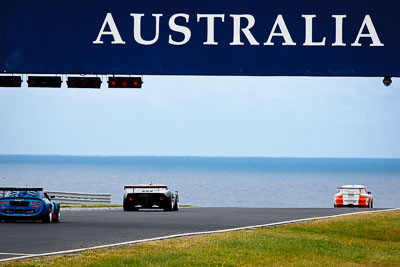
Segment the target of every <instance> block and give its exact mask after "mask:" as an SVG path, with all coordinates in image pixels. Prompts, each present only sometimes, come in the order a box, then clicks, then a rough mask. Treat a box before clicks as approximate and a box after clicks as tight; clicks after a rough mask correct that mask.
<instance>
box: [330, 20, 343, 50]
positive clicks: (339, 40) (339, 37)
mask: <svg viewBox="0 0 400 267" xmlns="http://www.w3.org/2000/svg"><path fill="white" fill-rule="evenodd" d="M332 18H335V23H336V27H335V42H334V43H333V44H332V46H346V44H345V43H343V19H344V18H346V15H332Z"/></svg>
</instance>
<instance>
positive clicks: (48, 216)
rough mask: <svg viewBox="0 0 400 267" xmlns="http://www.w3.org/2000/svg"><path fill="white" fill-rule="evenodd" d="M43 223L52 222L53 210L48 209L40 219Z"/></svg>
mask: <svg viewBox="0 0 400 267" xmlns="http://www.w3.org/2000/svg"><path fill="white" fill-rule="evenodd" d="M42 222H44V223H52V222H53V212H52V211H49V212H48V213H47V214H46V215H45V216H44V217H43V219H42Z"/></svg>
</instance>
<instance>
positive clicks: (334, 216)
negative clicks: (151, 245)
mask: <svg viewBox="0 0 400 267" xmlns="http://www.w3.org/2000/svg"><path fill="white" fill-rule="evenodd" d="M395 210H400V208H393V209H386V210H373V211H358V212H349V213H342V214H337V215H329V216H321V217H311V218H305V219H297V220H290V221H283V222H275V223H268V224H258V225H252V226H243V227H237V228H230V229H223V230H214V231H204V232H192V233H183V234H175V235H168V236H161V237H153V238H147V239H141V240H134V241H125V242H120V243H114V244H107V245H100V246H94V247H87V248H79V249H71V250H63V251H55V252H48V253H40V254H24V255H26V256H20V257H13V258H6V259H0V262H5V261H11V260H20V259H26V258H34V257H43V256H54V255H60V254H71V253H77V252H83V251H87V250H94V249H102V248H111V247H118V246H123V245H132V244H138V243H145V242H150V241H159V240H165V239H172V238H178V237H186V236H196V235H207V234H217V233H225V232H233V231H239V230H246V229H254V228H261V227H271V226H279V225H284V224H292V223H299V222H308V221H313V220H321V219H329V218H337V217H344V216H350V215H356V214H362V213H378V212H388V211H395Z"/></svg>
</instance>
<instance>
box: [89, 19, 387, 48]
mask: <svg viewBox="0 0 400 267" xmlns="http://www.w3.org/2000/svg"><path fill="white" fill-rule="evenodd" d="M130 16H131V17H132V18H133V38H134V40H135V42H136V43H138V44H140V45H153V44H155V43H156V42H157V41H158V39H159V35H160V19H161V17H163V14H152V17H154V21H155V29H154V33H155V34H154V38H152V39H147V40H145V39H143V37H142V32H141V31H142V27H141V24H142V18H143V17H144V14H139V13H131V14H130ZM301 16H302V18H304V25H305V27H304V29H305V30H304V43H302V44H301V45H303V46H325V45H326V37H320V39H319V40H315V39H314V36H313V19H314V18H316V15H315V14H313V15H301ZM226 17H228V15H225V14H197V16H196V22H197V23H200V22H202V21H205V22H206V25H207V26H206V27H207V36H205V40H204V42H203V45H218V41H217V40H216V38H215V35H214V32H215V31H214V29H215V27H217V26H216V24H218V23H225V20H227V19H226ZM229 17H230V18H231V20H232V41H231V42H230V43H229V45H231V46H237V45H244V44H245V40H247V41H246V42H248V43H249V44H250V45H265V46H274V45H275V43H274V42H276V40H277V38H275V37H280V40H279V44H281V45H283V46H296V45H298V43H297V42H296V40H293V38H292V36H291V34H290V31H289V28H288V27H287V25H286V23H285V19H284V17H283V15H281V14H279V15H277V17H276V19H275V22H274V24H273V26H272V27H271V30H270V31H269V34H268V35H266V38H265V40H262V43H260V41H261V40H256V38H255V37H254V35H253V34H252V31H251V30H252V28H253V26H254V25H255V24H256V19H255V17H254V16H253V15H250V14H236V15H233V14H230V15H229ZM346 17H347V16H346V15H332V23H334V25H335V41H334V42H333V43H331V44H330V45H332V46H346V45H347V44H346V43H345V42H344V41H343V24H344V23H343V22H344V20H345V19H346ZM178 18H183V19H184V21H186V23H189V19H190V16H189V15H188V14H185V13H178V14H174V15H172V16H171V17H170V18H169V19H168V26H169V28H170V30H171V31H173V32H177V33H181V34H183V39H182V38H181V39H182V40H175V39H174V38H173V36H172V35H171V34H170V35H169V38H168V43H169V44H170V45H176V46H178V45H185V44H187V43H188V42H189V40H190V38H191V36H192V33H191V30H190V28H189V27H187V26H185V25H179V24H177V22H176V20H177V19H178ZM181 20H182V19H181ZM267 30H268V29H267ZM267 33H268V31H267ZM105 35H111V36H112V38H113V40H112V41H111V44H118V45H121V44H125V40H126V39H125V38H126V37H124V38H123V37H122V36H121V34H120V31H119V30H118V27H117V25H116V23H115V21H114V18H113V16H112V14H111V13H107V15H106V17H105V19H104V22H103V25H102V26H101V28H100V31H99V33H98V35H97V38H96V40H95V41H93V44H96V45H97V44H103V41H102V37H103V36H105ZM361 38H368V39H369V46H384V44H383V43H382V42H381V40H380V38H379V36H378V33H377V31H376V29H375V26H374V23H373V21H372V19H371V16H370V15H365V16H364V19H363V21H362V23H361V25H360V28H359V31H358V34H357V35H356V36H355V37H354V41H353V42H352V43H350V45H351V46H362V44H361V43H360V39H361Z"/></svg>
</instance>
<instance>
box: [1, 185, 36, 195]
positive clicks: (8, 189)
mask: <svg viewBox="0 0 400 267" xmlns="http://www.w3.org/2000/svg"><path fill="white" fill-rule="evenodd" d="M8 191H43V188H41V187H0V197H4V195H5V193H6V192H8Z"/></svg>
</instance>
